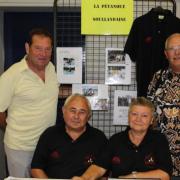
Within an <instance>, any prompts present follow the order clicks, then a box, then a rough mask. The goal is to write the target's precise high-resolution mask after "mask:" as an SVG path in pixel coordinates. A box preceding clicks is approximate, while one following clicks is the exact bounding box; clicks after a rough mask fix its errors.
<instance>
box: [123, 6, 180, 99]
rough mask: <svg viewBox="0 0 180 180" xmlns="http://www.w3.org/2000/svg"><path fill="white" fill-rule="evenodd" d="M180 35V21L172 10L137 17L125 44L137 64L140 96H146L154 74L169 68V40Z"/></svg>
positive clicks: (151, 12)
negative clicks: (165, 47) (167, 39)
mask: <svg viewBox="0 0 180 180" xmlns="http://www.w3.org/2000/svg"><path fill="white" fill-rule="evenodd" d="M177 32H180V19H179V18H177V17H176V16H175V15H173V13H172V12H171V11H170V10H164V11H161V13H160V12H158V11H156V10H155V9H151V10H150V11H149V12H148V13H147V14H145V15H142V16H140V17H138V18H136V19H135V20H134V22H133V25H132V27H131V31H130V34H129V36H128V39H127V41H126V44H125V48H124V52H125V53H127V54H129V56H130V58H131V60H132V61H133V62H136V79H137V91H138V96H146V94H147V88H148V85H149V83H150V81H151V79H152V77H153V74H154V73H155V72H156V71H158V70H159V69H162V68H165V67H167V66H168V61H167V59H166V58H165V55H164V45H165V41H166V38H167V37H168V36H169V35H171V34H173V33H177Z"/></svg>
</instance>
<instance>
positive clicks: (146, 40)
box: [144, 36, 152, 44]
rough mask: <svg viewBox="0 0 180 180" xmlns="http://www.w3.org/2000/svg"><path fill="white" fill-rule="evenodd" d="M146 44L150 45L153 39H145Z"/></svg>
mask: <svg viewBox="0 0 180 180" xmlns="http://www.w3.org/2000/svg"><path fill="white" fill-rule="evenodd" d="M144 42H145V43H146V44H150V43H151V42H152V37H151V36H147V37H146V38H145V39H144Z"/></svg>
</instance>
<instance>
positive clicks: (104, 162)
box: [73, 97, 172, 180]
mask: <svg viewBox="0 0 180 180" xmlns="http://www.w3.org/2000/svg"><path fill="white" fill-rule="evenodd" d="M153 114H154V107H153V104H152V103H151V102H150V101H149V100H147V99H145V98H144V97H139V98H137V99H134V100H133V101H132V103H131V105H130V108H129V112H128V120H129V127H128V128H127V129H126V130H125V131H123V132H120V133H117V134H115V135H113V136H112V137H111V138H110V141H109V144H108V146H107V149H105V150H104V152H103V153H102V156H101V157H100V158H98V161H96V162H95V163H94V164H93V165H91V166H90V167H89V168H88V170H87V171H86V172H85V173H84V174H83V175H82V176H81V177H73V180H94V179H97V178H99V177H101V176H102V175H103V174H104V173H105V172H106V171H107V170H110V172H111V177H113V178H133V179H134V178H158V179H161V180H169V179H170V176H171V173H172V162H171V157H170V152H169V147H168V142H167V139H166V137H165V136H164V135H163V134H161V133H160V132H159V131H156V130H152V129H150V126H151V125H152V123H153Z"/></svg>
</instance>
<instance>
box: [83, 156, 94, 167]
mask: <svg viewBox="0 0 180 180" xmlns="http://www.w3.org/2000/svg"><path fill="white" fill-rule="evenodd" d="M94 160H95V157H94V156H93V155H92V154H88V155H86V156H85V157H84V164H85V166H90V165H91V164H92V163H93V162H94Z"/></svg>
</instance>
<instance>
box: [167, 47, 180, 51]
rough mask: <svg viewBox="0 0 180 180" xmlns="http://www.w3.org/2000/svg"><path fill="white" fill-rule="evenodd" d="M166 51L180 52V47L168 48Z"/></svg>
mask: <svg viewBox="0 0 180 180" xmlns="http://www.w3.org/2000/svg"><path fill="white" fill-rule="evenodd" d="M166 51H170V52H176V51H180V46H174V47H170V48H166Z"/></svg>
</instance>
